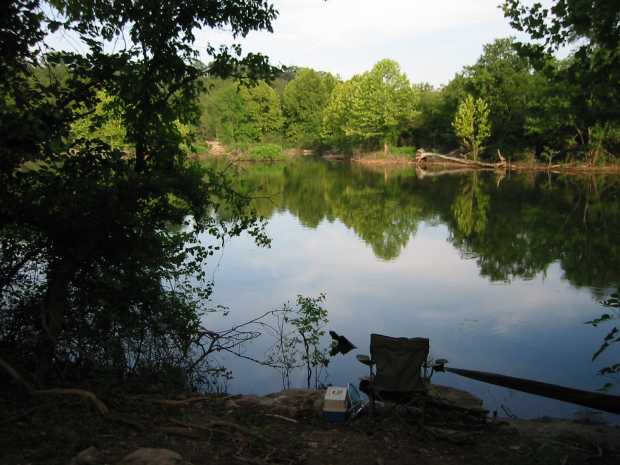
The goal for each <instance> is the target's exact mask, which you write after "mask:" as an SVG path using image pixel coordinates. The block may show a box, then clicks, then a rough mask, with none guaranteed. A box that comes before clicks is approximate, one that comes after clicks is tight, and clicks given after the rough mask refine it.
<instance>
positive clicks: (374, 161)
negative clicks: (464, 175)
mask: <svg viewBox="0 0 620 465" xmlns="http://www.w3.org/2000/svg"><path fill="white" fill-rule="evenodd" d="M349 161H350V162H351V163H357V164H360V165H371V166H407V167H412V166H413V167H420V168H422V169H426V170H428V171H429V172H432V171H437V170H438V169H442V170H445V171H449V170H455V171H497V172H506V171H508V172H537V173H556V174H620V164H610V165H603V166H591V165H587V164H581V163H579V164H577V163H566V164H565V163H558V164H554V165H551V166H549V165H547V164H545V163H530V162H507V163H505V164H503V165H500V164H497V166H496V167H487V166H475V165H472V166H468V165H464V164H462V163H454V162H449V161H429V160H424V161H423V162H417V161H416V160H415V159H402V158H393V159H390V158H389V157H388V158H383V159H382V158H359V157H358V158H356V157H351V158H350V159H349Z"/></svg>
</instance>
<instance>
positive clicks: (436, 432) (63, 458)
mask: <svg viewBox="0 0 620 465" xmlns="http://www.w3.org/2000/svg"><path fill="white" fill-rule="evenodd" d="M100 397H101V399H102V400H103V401H105V402H106V404H107V405H108V407H109V408H110V412H111V413H110V414H109V415H108V416H105V417H104V416H101V415H99V414H98V413H97V412H96V411H95V410H94V409H93V408H92V406H91V405H90V404H87V403H85V402H84V401H83V400H76V399H73V398H60V399H47V400H45V401H42V400H39V401H36V402H37V403H32V401H28V402H26V401H19V402H18V401H16V400H15V399H11V401H10V402H9V400H7V399H3V400H1V403H0V414H1V416H0V463H2V464H3V465H18V464H19V465H26V464H31V465H35V464H50V465H55V464H63V465H66V464H69V463H73V464H74V465H103V464H110V465H112V464H119V463H123V464H124V463H132V464H133V463H143V464H146V463H153V464H154V463H161V464H168V463H170V464H172V463H176V464H180V463H186V464H187V463H190V464H194V465H200V464H209V465H236V464H248V463H249V464H261V465H267V464H274V465H275V464H288V465H296V464H307V465H319V464H333V465H345V464H346V465H353V464H356V465H388V464H407V463H416V464H469V463H475V464H497V463H502V464H526V463H532V464H554V465H561V464H565V465H566V464H577V463H588V464H592V463H596V464H617V463H619V460H620V455H619V452H620V429H618V428H615V427H610V426H602V425H583V424H576V423H573V422H568V421H556V420H544V421H542V420H541V421H523V420H521V421H511V422H506V421H497V420H496V421H493V420H488V421H485V422H480V421H479V419H476V418H472V417H471V415H468V414H467V413H466V411H452V413H450V411H449V410H442V409H437V408H433V407H432V406H431V407H428V408H427V412H426V414H425V427H424V428H423V429H420V428H419V426H418V418H417V415H412V414H411V413H410V412H407V411H404V410H399V409H396V410H394V409H384V410H383V411H382V412H380V413H379V414H377V415H376V416H375V417H374V418H370V417H369V416H367V415H362V416H360V417H358V418H356V419H355V420H353V421H350V422H349V423H347V424H344V425H331V424H329V423H327V422H326V421H325V420H324V419H323V418H322V417H321V416H320V415H319V414H318V411H319V410H318V409H320V398H321V393H320V392H316V391H300V390H296V391H288V392H285V393H284V394H282V393H280V394H276V395H271V396H267V397H262V398H260V397H255V396H233V397H212V396H202V395H197V394H185V395H177V396H174V397H172V396H162V395H155V394H148V395H147V394H129V393H123V392H109V393H107V394H105V395H104V394H100ZM474 407H475V405H474ZM139 448H157V449H167V450H169V451H173V452H175V453H176V454H173V453H172V452H161V451H151V450H147V451H146V452H148V454H146V455H149V456H150V455H153V454H155V455H157V456H158V457H159V460H160V461H159V462H155V461H151V462H148V461H141V462H136V461H135V460H133V459H132V458H131V457H129V458H125V459H123V457H126V456H127V455H128V454H131V453H133V452H135V451H136V449H139ZM80 452H82V454H80ZM142 452H144V451H140V452H138V453H137V455H140V453H142ZM177 454H179V455H180V456H182V458H183V461H180V460H179V459H178V456H179V455H177ZM175 457H176V458H175ZM134 459H135V456H134ZM165 460H169V461H165Z"/></svg>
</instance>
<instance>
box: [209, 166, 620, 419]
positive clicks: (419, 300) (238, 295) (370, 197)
mask: <svg viewBox="0 0 620 465" xmlns="http://www.w3.org/2000/svg"><path fill="white" fill-rule="evenodd" d="M239 182H240V186H239V187H240V188H243V189H248V191H251V192H255V193H261V194H262V195H267V197H268V198H260V199H257V200H255V201H254V207H255V208H256V209H257V210H258V211H259V213H260V214H262V215H264V216H265V217H266V218H268V220H269V222H268V226H267V230H268V232H269V234H270V236H271V238H272V240H273V243H272V246H271V248H258V247H256V246H255V245H254V243H253V242H252V240H251V239H250V238H249V237H244V236H242V237H239V238H235V239H232V240H230V241H229V242H227V243H226V246H225V247H224V249H223V251H222V254H221V256H219V257H216V260H213V262H212V270H211V272H212V273H213V277H214V279H215V289H216V292H215V295H214V302H215V303H217V304H222V305H226V306H228V307H230V309H231V314H230V315H229V316H228V317H227V318H226V320H221V319H215V318H214V319H211V320H210V321H209V322H208V325H211V326H217V327H222V328H223V327H226V325H230V324H231V323H234V322H241V321H244V320H247V319H249V318H250V317H252V316H255V315H257V314H260V313H262V312H264V311H267V310H270V309H274V308H277V307H279V306H280V305H281V304H282V303H284V302H286V301H287V300H292V299H294V298H295V296H296V295H297V294H298V293H300V294H304V295H317V294H319V293H320V292H325V293H326V294H327V302H326V308H327V309H328V310H329V319H330V324H329V329H334V330H336V331H337V332H339V333H343V334H345V335H346V336H347V337H348V338H349V339H350V340H351V341H352V342H353V343H354V344H356V345H357V347H358V350H356V351H353V352H351V353H349V354H348V355H346V356H338V357H336V358H335V359H333V360H332V362H331V364H330V366H329V374H328V378H327V381H328V382H330V383H333V384H335V385H344V384H346V383H347V382H354V383H356V382H357V380H358V378H359V377H361V376H363V375H365V373H366V367H364V366H363V365H361V364H359V363H358V362H357V361H356V359H355V354H357V353H368V345H369V335H370V333H371V332H378V333H382V334H386V335H391V336H406V337H414V336H424V337H428V338H430V341H431V355H432V356H433V357H435V358H447V359H448V360H449V361H450V365H452V366H454V367H459V368H471V369H477V370H484V371H494V372H499V373H504V374H508V375H512V376H519V377H525V378H531V379H536V380H541V381H546V382H550V383H556V384H562V385H567V386H572V387H576V388H582V389H589V390H595V389H598V388H600V387H601V386H602V385H604V384H605V383H606V382H607V381H609V379H607V378H604V377H601V376H600V375H598V374H597V371H598V370H599V369H600V368H601V367H603V366H606V365H609V364H611V363H614V362H616V363H617V362H618V358H619V356H620V354H619V350H618V349H619V347H613V348H612V349H610V350H609V351H607V352H606V353H604V354H603V356H601V357H600V358H598V359H597V360H595V361H594V362H593V361H592V355H593V353H594V352H595V351H596V350H597V348H598V347H599V346H600V344H601V342H602V340H603V338H604V336H605V335H606V334H607V333H608V332H609V330H610V329H611V327H612V326H613V325H612V324H609V325H601V326H599V327H597V328H595V327H592V326H591V325H586V324H584V322H586V321H588V320H591V319H593V318H596V317H597V316H600V315H601V314H602V313H605V312H608V313H609V309H605V308H604V307H603V306H602V305H601V304H600V302H601V300H603V299H604V298H605V297H607V296H608V295H609V294H610V293H612V292H617V291H618V288H619V285H620V248H619V245H618V242H619V241H618V239H619V238H620V178H618V177H609V176H608V177H605V176H585V177H565V176H564V177H563V176H559V175H547V174H537V175H534V174H525V175H514V174H513V175H510V176H500V175H497V174H495V173H463V174H451V175H444V176H428V175H425V174H424V173H420V172H418V173H416V171H415V170H414V169H412V168H411V169H389V168H384V167H381V168H376V167H375V168H364V167H360V166H355V165H349V164H345V163H330V162H325V161H317V160H298V161H295V162H291V163H287V164H274V165H264V164H262V165H253V166H249V167H245V168H243V169H242V171H241V173H240V180H239ZM612 313H613V312H612ZM327 342H328V341H326V343H327ZM269 345H270V341H269V340H268V339H263V340H259V341H258V342H257V343H256V344H253V345H252V346H250V347H248V348H247V353H248V355H252V356H256V357H259V358H260V357H262V356H264V354H265V352H266V350H267V348H268V347H269ZM616 346H620V344H617V345H616ZM220 361H221V362H222V363H224V364H225V365H226V366H227V367H228V368H230V369H232V371H233V375H234V379H233V380H232V381H231V382H230V384H229V390H230V391H232V392H243V393H257V394H264V393H268V392H273V391H276V390H279V389H280V388H281V385H280V377H279V374H278V372H277V371H275V370H270V369H267V368H261V367H259V366H256V365H253V364H251V363H248V362H245V361H242V360H238V359H234V358H226V357H222V358H221V359H220ZM295 380H296V384H297V385H298V386H302V385H303V374H302V373H301V372H299V373H298V376H297V377H296V378H295ZM433 381H434V382H436V383H439V384H447V385H451V386H455V387H458V388H462V389H466V390H469V391H470V392H473V393H475V394H477V395H479V396H480V397H482V398H483V399H484V401H485V404H486V406H487V408H489V409H491V410H495V409H497V410H499V414H500V415H501V414H502V413H504V409H506V411H509V412H513V413H514V414H515V415H518V416H522V417H537V416H542V415H551V416H572V415H573V414H575V412H577V411H582V410H584V409H582V408H581V407H578V406H573V405H570V404H566V403H562V402H556V401H552V400H548V399H543V398H539V397H535V396H530V395H527V394H522V393H518V392H516V391H511V390H507V389H504V388H499V387H493V386H491V385H486V384H484V383H479V382H476V381H469V380H467V379H465V378H461V377H457V376H456V375H450V374H443V373H439V374H436V375H435V377H434V378H433ZM612 381H613V380H612ZM619 384H620V383H619ZM611 392H613V393H617V394H618V393H620V390H619V389H618V387H615V388H614V389H612V391H611ZM615 420H616V421H617V420H618V419H617V418H616V419H615Z"/></svg>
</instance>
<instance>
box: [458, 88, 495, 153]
mask: <svg viewBox="0 0 620 465" xmlns="http://www.w3.org/2000/svg"><path fill="white" fill-rule="evenodd" d="M452 126H453V127H454V130H455V131H456V135H457V136H458V137H459V138H460V139H461V142H462V144H463V145H464V146H465V147H466V148H467V150H469V151H470V152H471V155H472V157H473V159H474V160H477V159H478V155H479V154H480V152H481V151H482V150H483V144H484V142H485V141H486V140H487V139H488V138H489V136H490V135H491V124H490V122H489V106H488V105H487V103H486V101H485V100H484V99H482V98H478V99H475V100H474V98H473V97H472V96H471V95H468V96H467V97H466V98H465V100H463V101H462V102H461V104H460V105H459V108H458V110H457V112H456V115H455V116H454V122H453V123H452Z"/></svg>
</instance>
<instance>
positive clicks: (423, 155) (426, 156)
mask: <svg viewBox="0 0 620 465" xmlns="http://www.w3.org/2000/svg"><path fill="white" fill-rule="evenodd" d="M431 159H437V160H440V161H443V162H444V163H452V164H458V165H464V166H470V167H482V168H494V169H499V168H505V167H506V160H504V159H503V157H501V158H500V160H501V161H499V162H497V163H487V162H484V161H478V160H468V159H466V158H457V157H452V156H449V155H442V154H440V153H433V152H418V154H417V155H416V157H415V161H416V163H417V164H418V165H419V164H421V163H423V162H426V161H430V160H431Z"/></svg>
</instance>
